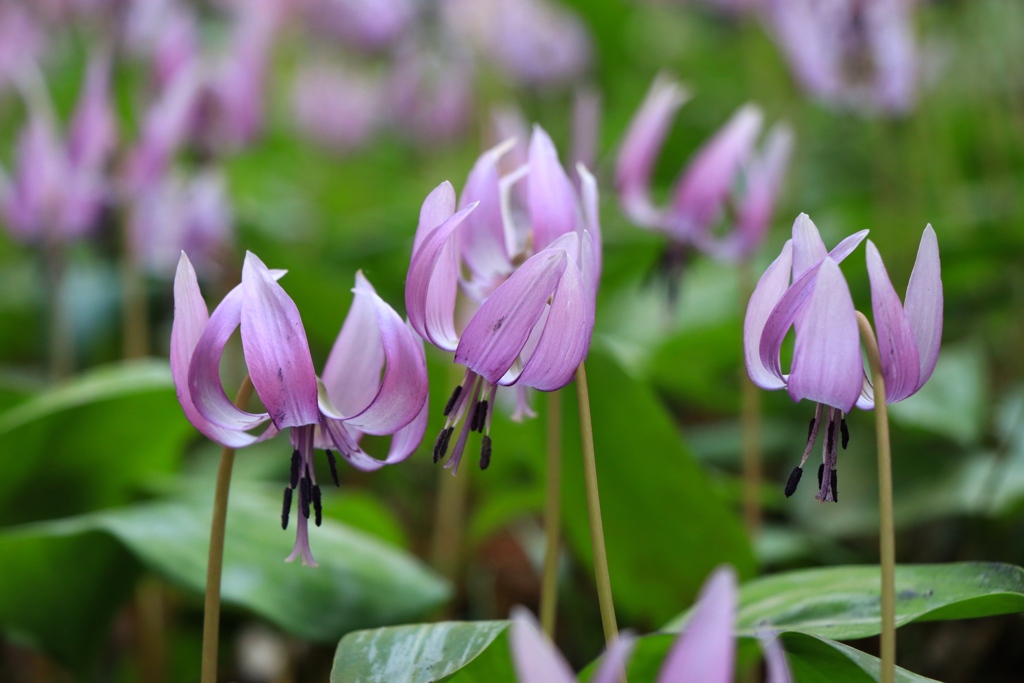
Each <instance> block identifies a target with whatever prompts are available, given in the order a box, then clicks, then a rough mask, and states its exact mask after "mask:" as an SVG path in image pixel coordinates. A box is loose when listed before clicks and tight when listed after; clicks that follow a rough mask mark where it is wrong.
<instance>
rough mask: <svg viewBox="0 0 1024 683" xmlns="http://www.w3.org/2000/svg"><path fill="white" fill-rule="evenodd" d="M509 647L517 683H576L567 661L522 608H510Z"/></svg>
mask: <svg viewBox="0 0 1024 683" xmlns="http://www.w3.org/2000/svg"><path fill="white" fill-rule="evenodd" d="M511 616H512V624H511V626H509V638H508V640H509V649H510V650H511V651H512V663H513V664H514V665H515V669H516V678H517V679H518V680H519V683H576V676H575V675H574V674H573V672H572V669H570V668H569V664H568V663H567V662H566V661H565V658H564V657H562V655H561V653H559V652H558V650H557V649H556V648H555V646H554V645H552V644H551V642H550V641H549V640H548V639H547V638H546V637H545V636H544V635H543V634H542V633H541V632H540V628H538V624H537V620H536V619H534V617H533V615H532V614H530V613H529V612H528V611H527V610H526V608H524V607H514V608H512V615H511Z"/></svg>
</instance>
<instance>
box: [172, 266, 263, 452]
mask: <svg viewBox="0 0 1024 683" xmlns="http://www.w3.org/2000/svg"><path fill="white" fill-rule="evenodd" d="M241 316H242V287H241V285H239V286H237V287H235V288H234V289H232V290H231V291H230V292H228V293H227V296H225V297H224V298H223V299H221V302H220V303H219V304H218V305H217V308H215V309H213V313H212V314H211V315H210V319H209V321H208V322H207V323H206V329H204V330H203V334H202V336H201V337H200V338H199V342H198V343H197V344H196V348H195V351H193V353H192V361H191V363H190V364H189V367H188V387H189V393H190V394H191V395H192V402H193V404H195V407H196V410H198V411H199V414H200V415H202V416H203V418H204V419H206V420H208V421H209V422H211V423H213V424H214V425H217V426H219V427H222V428H224V429H228V430H232V431H239V432H241V431H245V430H247V429H252V428H253V427H256V426H258V425H260V424H262V423H264V422H266V421H267V419H268V418H269V417H270V415H268V414H267V413H248V412H246V411H244V410H239V409H238V408H236V407H235V405H234V404H233V403H232V402H231V399H229V398H228V396H227V394H225V393H224V387H223V385H222V384H221V381H220V359H221V356H222V355H223V354H224V346H225V345H226V344H227V342H228V339H230V338H231V335H232V334H233V333H234V331H235V330H236V329H238V326H239V324H240V323H241Z"/></svg>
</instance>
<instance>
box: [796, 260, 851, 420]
mask: <svg viewBox="0 0 1024 683" xmlns="http://www.w3.org/2000/svg"><path fill="white" fill-rule="evenodd" d="M863 374H864V366H863V363H862V361H861V355H860V336H859V334H858V329H857V318H856V317H855V315H854V310H853V299H852V298H851V297H850V288H849V287H848V286H847V285H846V280H845V279H844V278H843V274H842V273H841V272H840V271H839V266H838V265H837V264H836V262H835V261H833V260H832V259H828V258H827V259H825V260H824V261H823V262H822V264H821V268H820V269H819V271H818V274H817V282H816V283H815V284H814V288H813V292H812V294H811V296H810V300H809V301H808V302H807V308H806V311H805V312H804V313H803V321H802V328H801V329H799V330H798V331H797V335H796V347H795V349H794V351H793V367H792V370H791V371H790V374H789V395H790V396H791V397H792V398H793V400H794V401H799V400H801V399H804V398H806V399H809V400H811V401H815V402H817V403H824V404H825V405H829V406H833V407H835V408H839V409H840V410H842V411H843V412H850V410H851V409H852V408H853V406H854V404H855V403H856V402H857V398H858V397H859V396H860V390H861V384H862V379H861V378H862V377H863Z"/></svg>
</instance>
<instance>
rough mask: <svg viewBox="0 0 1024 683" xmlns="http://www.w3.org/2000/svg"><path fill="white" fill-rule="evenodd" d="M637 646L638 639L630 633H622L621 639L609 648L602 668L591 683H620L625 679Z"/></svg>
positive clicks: (603, 658) (616, 640)
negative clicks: (630, 658)
mask: <svg viewBox="0 0 1024 683" xmlns="http://www.w3.org/2000/svg"><path fill="white" fill-rule="evenodd" d="M635 645H636V639H635V638H633V637H631V635H630V634H629V633H620V634H619V637H618V638H616V639H615V641H614V642H612V644H611V645H609V646H608V650H607V651H605V653H604V656H603V657H602V658H601V668H599V669H598V670H597V673H595V674H594V677H593V678H591V679H590V683H619V681H621V680H622V679H623V672H624V671H625V670H626V662H627V661H629V656H630V655H631V654H633V647H634V646H635Z"/></svg>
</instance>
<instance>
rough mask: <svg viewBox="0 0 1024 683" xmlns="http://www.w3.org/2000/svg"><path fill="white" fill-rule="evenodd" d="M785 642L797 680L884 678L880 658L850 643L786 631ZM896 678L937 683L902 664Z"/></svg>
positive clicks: (865, 682) (866, 681)
mask: <svg viewBox="0 0 1024 683" xmlns="http://www.w3.org/2000/svg"><path fill="white" fill-rule="evenodd" d="M782 641H783V647H784V649H785V650H786V658H787V659H788V660H789V666H790V669H791V671H792V673H793V677H794V678H795V680H796V683H835V682H836V681H842V682H843V683H873V682H875V681H880V680H881V679H882V676H881V670H882V666H881V662H880V661H879V659H878V658H877V657H872V656H871V655H869V654H865V653H863V652H861V651H860V650H857V649H855V648H852V647H850V646H849V645H844V644H842V643H837V642H835V641H834V640H828V639H827V638H819V637H817V636H812V635H807V634H805V633H786V634H784V635H783V636H782ZM896 681H897V683H927V682H928V681H931V682H932V683H934V679H931V678H925V677H924V676H918V675H917V674H915V673H913V672H911V671H907V670H906V669H903V668H900V667H896Z"/></svg>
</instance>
